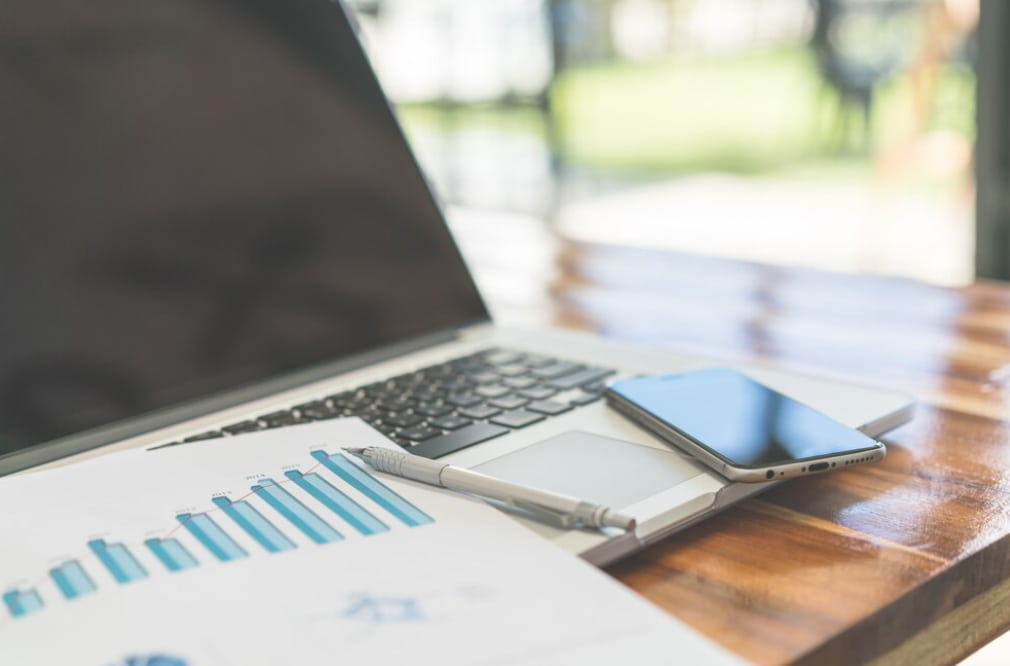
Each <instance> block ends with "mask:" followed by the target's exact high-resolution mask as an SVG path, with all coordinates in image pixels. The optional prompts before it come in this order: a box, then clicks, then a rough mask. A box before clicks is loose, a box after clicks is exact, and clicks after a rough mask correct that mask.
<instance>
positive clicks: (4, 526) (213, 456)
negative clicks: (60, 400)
mask: <svg viewBox="0 0 1010 666" xmlns="http://www.w3.org/2000/svg"><path fill="white" fill-rule="evenodd" d="M373 445H379V446H383V445H384V446H389V443H388V441H387V440H385V438H383V437H382V436H381V435H379V434H378V433H377V432H375V431H374V430H372V429H371V428H369V427H368V426H367V425H365V424H364V423H362V422H361V421H358V420H357V419H346V420H338V421H330V422H326V423H319V424H312V425H305V426H296V427H291V428H283V429H279V430H272V431H266V432H262V433H255V434H251V435H244V436H241V437H231V438H225V439H221V440H211V441H206V442H199V443H194V444H191V445H186V446H180V447H176V448H168V449H163V450H160V451H154V452H143V451H131V452H126V453H121V454H113V455H109V456H105V457H103V458H99V459H96V460H94V461H90V462H85V463H81V464H78V465H73V466H68V467H64V468H59V469H55V470H51V471H46V472H39V473H36V474H28V475H23V476H18V477H8V478H5V479H2V480H0V507H3V509H4V510H3V513H2V515H0V595H4V596H3V601H2V602H0V664H4V665H5V666H6V665H7V664H12V665H13V664H17V665H25V666H30V665H32V664H95V665H96V666H97V665H100V664H102V665H104V664H117V665H118V664H126V663H137V664H152V665H154V664H157V665H158V666H204V665H231V666H248V665H253V664H269V665H275V664H292V665H294V664H354V665H357V664H411V663H418V664H426V663H438V664H440V665H445V666H452V665H454V664H475V665H476V664H479V665H482V666H498V665H507V664H573V665H574V664H601V665H602V664H614V663H616V662H619V661H626V660H630V662H629V663H634V664H671V663H692V664H693V663H704V664H723V663H725V664H736V663H741V662H740V661H739V660H738V659H737V658H736V657H734V656H732V655H730V654H729V653H727V652H725V651H724V650H723V649H722V648H720V647H718V646H716V645H715V644H713V643H711V642H710V641H708V640H707V639H705V638H704V637H702V636H700V635H698V634H696V633H695V632H693V631H692V630H690V629H688V628H687V627H685V626H684V625H682V624H681V623H679V622H677V621H676V620H674V619H673V618H670V617H669V616H667V615H665V614H664V613H662V612H661V611H659V610H658V609H656V608H655V607H653V606H651V605H650V604H648V603H647V602H645V601H644V600H642V599H641V598H639V597H637V596H636V595H634V594H632V593H631V592H629V591H628V590H626V589H625V588H624V587H623V586H621V585H619V584H618V583H616V582H615V581H613V580H612V579H610V578H609V577H607V576H606V575H604V574H602V573H601V572H599V571H597V570H595V569H593V568H592V567H590V566H589V565H588V564H586V563H584V562H582V561H581V560H579V559H577V558H575V557H572V556H570V555H569V554H567V553H564V552H562V551H561V550H559V549H557V548H556V547H554V546H553V545H551V544H549V543H548V542H546V541H543V540H541V539H540V538H539V537H537V536H536V535H534V534H533V533H532V532H529V531H528V530H526V529H525V528H523V527H521V526H519V525H517V524H516V523H514V522H513V521H511V520H510V519H508V518H506V517H504V516H502V515H501V514H499V513H498V512H497V511H495V510H493V509H491V508H490V507H488V506H486V505H484V504H483V503H481V502H478V501H475V500H472V499H467V498H463V497H460V496H458V495H455V494H451V493H448V492H446V491H442V490H439V489H435V488H431V487H428V486H424V485H422V484H416V483H413V482H410V481H404V480H401V479H395V478H392V477H389V476H384V475H376V476H375V477H374V478H377V479H378V480H379V481H380V482H381V484H383V485H384V486H385V487H387V488H388V489H391V490H392V491H394V492H395V493H396V494H398V495H399V496H400V498H401V500H396V498H395V497H394V498H393V499H392V500H390V499H389V498H385V499H383V498H382V497H381V496H380V497H379V499H378V500H376V499H375V496H374V495H369V494H368V493H367V492H363V491H360V490H358V489H356V488H355V487H354V486H353V485H352V484H350V483H348V482H347V481H346V480H345V479H344V478H341V477H340V476H338V475H337V474H336V473H335V472H333V471H332V470H331V469H329V468H328V467H327V465H326V464H324V463H323V462H321V461H320V459H317V458H315V457H313V454H312V452H313V451H320V450H322V451H325V452H326V453H328V454H336V455H337V456H338V457H339V459H340V460H341V461H343V464H346V462H347V461H349V460H350V458H346V457H343V456H340V455H339V449H340V447H341V446H373ZM316 455H317V456H320V458H323V459H325V458H326V457H325V456H322V455H321V454H316ZM354 464H356V466H357V468H358V469H362V470H364V469H366V468H365V466H364V465H361V464H358V463H354ZM286 473H288V474H289V475H290V476H286ZM299 474H302V475H304V476H301V477H299ZM292 477H293V478H294V479H298V478H301V479H302V484H299V483H296V482H295V481H294V480H293V478H292ZM309 478H311V479H314V481H315V482H316V483H318V482H319V481H320V480H322V481H325V484H328V485H329V486H330V487H331V488H334V489H336V490H339V491H341V492H342V493H343V494H344V496H345V500H346V499H350V500H353V501H354V502H355V503H356V504H357V506H358V507H360V508H361V509H363V510H364V511H366V512H367V514H366V516H365V517H366V518H367V516H369V515H370V516H371V517H372V518H374V519H376V520H379V521H381V522H382V523H384V524H385V525H386V526H387V527H388V530H386V531H381V532H378V531H376V532H374V533H368V532H369V531H370V529H372V528H375V529H377V528H376V527H375V523H374V522H371V523H363V522H362V520H361V519H360V518H361V516H360V515H358V514H355V516H356V519H357V522H350V521H348V520H344V519H343V518H341V516H340V515H338V513H336V512H335V511H334V510H333V509H332V508H331V506H330V505H328V504H326V503H324V502H322V501H320V500H319V499H318V496H316V495H314V494H313V493H312V492H310V491H309V490H308V489H306V487H305V483H306V481H305V479H309ZM266 479H270V480H272V481H273V482H274V483H276V484H277V488H273V489H272V491H273V493H272V494H273V496H274V503H273V504H271V503H270V502H268V501H267V500H266V499H265V498H264V491H263V490H262V488H263V487H264V486H266V487H269V482H268V481H266ZM255 485H258V486H259V487H260V488H261V490H259V491H254V490H251V488H252V486H255ZM278 488H280V489H283V493H280V492H279V491H278ZM215 497H217V498H226V500H221V499H218V500H217V502H218V504H215V503H214V500H213V498H215ZM278 497H284V498H288V499H287V500H285V502H282V503H281V504H282V505H283V506H286V507H287V509H288V512H287V513H286V514H285V513H284V512H283V511H281V510H280V509H279V508H278V499H277V498H278ZM291 499H293V500H295V501H296V502H297V505H300V506H301V507H302V509H307V510H309V511H310V512H311V515H308V514H306V513H304V511H302V510H298V509H297V508H296V509H294V510H293V509H292V508H291V507H292V506H296V507H297V505H292V504H291V503H290V500H291ZM389 502H393V503H392V504H390V503H389ZM403 502H405V503H406V504H403ZM229 503H234V504H231V507H230V508H229V509H228V510H227V511H226V510H225V508H223V507H222V506H221V505H224V506H228V504H229ZM340 506H345V505H344V504H341V505H340ZM347 506H350V505H347ZM390 506H392V507H393V508H394V509H396V510H398V511H399V513H394V511H393V510H390V509H389V507H390ZM404 507H406V508H404ZM410 507H414V509H415V510H417V511H420V512H421V513H416V512H414V513H410V510H411V509H410ZM405 511H406V512H407V513H404V512H405ZM235 513H238V514H240V517H245V519H246V520H251V521H252V523H251V526H250V528H249V529H244V528H243V527H241V526H240V524H239V523H238V522H236V520H234V519H233V518H232V517H231V516H232V514H235ZM185 514H190V518H188V519H186V518H185V517H183V518H179V517H178V516H185ZM193 516H197V517H199V516H203V518H197V519H194V518H193ZM312 516H315V518H314V519H313V518H312ZM398 516H399V517H398ZM424 516H427V517H428V518H430V522H423V517H424ZM299 520H300V522H299ZM208 521H212V523H213V524H216V525H217V527H218V528H219V529H220V530H221V532H223V533H224V534H225V535H226V537H227V538H228V539H230V541H228V542H225V541H221V540H220V538H218V539H217V540H216V541H213V544H214V545H216V546H217V547H218V550H219V551H221V550H222V545H221V544H225V546H226V548H224V550H228V549H231V550H228V552H231V554H232V555H234V554H235V553H244V554H245V556H242V557H238V558H237V559H233V560H229V561H222V560H220V559H219V558H218V557H217V556H215V554H214V551H212V550H211V549H210V548H209V547H208V546H207V545H206V541H207V537H206V533H207V530H206V529H205V530H204V532H203V534H204V535H205V536H204V537H202V538H201V537H199V536H198V535H197V533H196V532H194V531H191V529H190V527H191V526H196V525H197V523H199V525H202V526H203V527H205V528H207V529H210V528H209V527H208ZM405 521H406V522H405ZM410 523H418V524H410ZM369 525H371V526H372V527H371V528H369ZM336 533H339V535H340V537H341V538H339V539H338V538H337V536H336ZM257 535H258V537H257ZM150 539H157V540H158V541H157V543H158V544H161V545H162V546H163V553H162V555H161V556H159V554H158V553H157V552H155V549H153V548H152V547H151V546H150V545H148V543H147V541H148V540H150ZM99 540H101V541H100V542H99ZM261 540H265V543H266V544H267V545H268V546H270V547H271V548H273V549H274V550H276V551H277V552H270V551H269V550H268V549H267V548H266V547H264V545H262V544H261ZM89 543H91V544H98V545H97V546H94V547H92V546H89ZM164 550H169V551H170V553H169V554H168V555H167V556H166V555H165V554H164ZM183 551H184V552H183ZM124 552H125V553H127V554H128V556H127V557H126V559H123V553H124ZM103 558H104V559H103ZM166 558H167V561H168V562H169V563H175V564H176V565H179V564H180V563H183V564H193V562H194V561H195V562H197V564H193V566H190V567H189V568H185V569H183V570H177V571H170V570H169V568H168V566H167V563H166ZM109 560H111V561H112V565H111V566H110V565H109V564H107V562H108V561H109ZM77 566H79V567H80V569H77V568H76V567H77ZM54 569H55V570H57V573H53V570H54ZM81 570H83V572H84V573H85V577H84V578H83V579H82V578H81V577H80V575H79V572H80V571H81ZM60 573H62V577H61V580H62V583H61V584H62V586H63V587H62V588H61V587H60V585H59V584H58V580H57V578H58V577H59V574H60ZM141 573H142V574H143V575H140V574H141ZM117 575H118V576H120V577H126V578H127V579H128V582H117V580H116V578H115V576H117ZM68 581H69V582H68ZM68 589H69V594H71V595H72V594H74V593H77V594H79V596H76V598H72V599H67V598H66V596H67V594H68V592H67V590H68ZM82 591H83V593H82ZM39 602H41V606H40V605H39ZM130 658H133V659H136V660H137V661H135V662H128V659H130Z"/></svg>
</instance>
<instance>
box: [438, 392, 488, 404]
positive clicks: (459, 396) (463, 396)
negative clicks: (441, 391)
mask: <svg viewBox="0 0 1010 666" xmlns="http://www.w3.org/2000/svg"><path fill="white" fill-rule="evenodd" d="M445 401H446V402H448V403H451V404H453V405H456V406H457V407H470V406H471V405H476V404H479V403H482V402H484V398H482V397H480V396H479V395H474V394H473V393H453V394H452V395H450V396H448V397H447V398H446V399H445Z"/></svg>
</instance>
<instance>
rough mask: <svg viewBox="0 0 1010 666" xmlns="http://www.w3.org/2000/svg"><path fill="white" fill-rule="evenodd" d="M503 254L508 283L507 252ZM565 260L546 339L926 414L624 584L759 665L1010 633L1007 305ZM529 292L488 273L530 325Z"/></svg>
mask: <svg viewBox="0 0 1010 666" xmlns="http://www.w3.org/2000/svg"><path fill="white" fill-rule="evenodd" d="M491 245H493V247H494V248H495V249H496V251H497V252H496V255H495V256H496V257H498V259H497V261H498V262H499V264H498V265H496V267H495V269H494V270H493V271H492V273H493V274H494V276H495V277H496V278H497V279H498V280H499V281H507V277H508V275H509V272H508V271H507V270H505V267H504V266H502V265H500V263H501V261H502V260H501V259H500V257H501V256H504V255H507V254H508V252H507V250H505V251H503V248H506V247H507V246H503V245H502V243H501V242H499V240H496V241H495V242H494V243H491ZM464 247H466V244H465V243H464ZM526 247H532V246H531V245H529V244H527V245H526ZM537 247H538V248H539V247H540V246H537ZM554 247H555V248H556V249H557V251H558V256H559V258H560V259H559V262H558V264H557V266H558V267H559V268H560V270H559V271H557V272H556V273H555V274H554V277H553V279H552V281H551V283H552V287H551V298H549V299H546V300H544V301H543V302H541V303H539V307H541V308H546V309H545V310H544V311H545V312H548V313H549V314H548V315H546V316H547V317H548V318H550V319H552V320H553V322H554V323H558V324H562V325H565V326H575V327H580V328H584V329H590V330H595V331H599V332H601V333H604V334H606V335H611V336H614V337H617V338H622V339H626V340H634V341H638V342H642V343H644V344H649V345H659V346H671V347H676V348H679V349H683V348H691V349H694V350H697V351H700V352H703V353H706V354H710V355H718V356H724V357H733V358H754V357H762V358H765V359H774V360H775V361H777V362H779V363H781V365H782V366H783V367H787V368H791V369H795V370H798V371H802V372H807V373H812V374H817V375H823V376H831V377H837V378H840V379H847V380H855V381H858V382H862V383H872V384H875V385H878V386H881V387H887V388H891V389H897V390H902V391H905V392H908V393H911V394H913V395H915V396H916V397H917V399H918V400H919V401H920V404H919V409H918V413H917V415H916V417H915V418H914V420H913V421H912V422H911V423H910V424H908V425H905V426H903V427H901V428H899V429H897V430H895V431H893V432H891V433H890V434H888V435H887V436H886V437H884V438H883V439H884V441H885V442H886V443H887V446H888V451H889V455H888V456H887V458H886V460H885V461H884V462H883V463H881V464H877V465H871V466H865V467H857V468H854V469H851V470H845V471H840V472H837V473H831V474H825V475H821V476H815V477H808V478H803V479H797V480H793V481H789V482H787V483H785V484H783V485H782V486H779V487H777V488H775V489H772V490H771V491H769V492H767V493H765V494H763V495H761V496H760V497H759V498H757V499H752V500H748V501H746V502H744V503H742V504H740V505H737V506H735V507H733V508H731V509H729V510H727V511H725V512H724V513H722V514H720V515H717V516H715V517H713V518H712V519H710V520H708V521H706V522H704V523H703V524H700V525H698V526H695V527H693V528H690V529H688V530H686V531H684V532H682V533H680V534H678V535H676V536H674V537H672V538H670V539H668V540H666V541H664V542H662V543H660V544H657V545H655V546H653V547H651V548H649V549H647V550H645V551H643V552H642V553H640V554H638V555H636V556H634V557H632V558H630V559H628V560H626V561H623V562H621V563H619V564H618V565H616V566H613V567H611V568H609V571H610V572H611V573H612V574H613V575H614V576H616V577H617V578H618V579H620V580H621V581H623V582H624V583H626V584H627V585H628V586H630V587H631V588H632V589H634V590H636V591H638V592H639V593H641V594H642V595H643V596H645V597H647V598H649V599H651V600H652V601H653V602H655V603H656V604H658V605H659V606H661V607H663V608H664V609H666V610H668V611H669V612H670V613H672V614H673V615H675V616H676V617H678V618H679V619H681V620H683V621H685V622H686V623H688V624H689V625H690V626H692V627H694V628H695V629H697V630H698V631H700V632H702V633H704V634H706V635H707V636H710V637H712V638H713V639H715V640H716V641H718V642H719V643H721V644H723V645H725V646H726V647H728V648H730V649H731V650H733V651H735V652H737V653H739V654H741V655H743V656H745V657H747V658H749V659H751V660H753V661H755V662H758V663H761V664H782V663H794V662H795V663H801V664H818V665H823V664H853V663H865V662H872V661H875V660H879V661H880V662H881V663H894V664H916V665H917V666H920V665H925V664H947V663H954V662H956V661H958V660H959V659H961V658H963V657H964V656H966V655H967V654H969V653H971V652H972V651H974V650H975V649H977V648H978V647H980V646H981V645H982V644H984V643H985V642H987V641H989V640H991V639H992V638H993V637H995V636H996V635H998V634H999V633H1001V632H1002V631H1004V630H1005V629H1006V628H1007V627H1008V626H1010V603H1008V600H1010V580H1008V577H1010V408H1008V406H1007V405H1008V401H1010V388H1008V381H1010V286H1006V285H1002V284H995V283H980V284H976V285H973V286H971V287H968V288H965V289H960V290H948V289H942V288H937V287H930V286H925V285H921V284H916V283H912V282H906V281H899V280H893V279H886V278H876V277H862V276H846V275H833V274H826V273H820V272H816V271H809V270H796V269H785V268H772V267H766V266H760V265H753V264H745V263H741V262H735V261H729V260H718V259H708V258H700V257H696V256H688V255H678V254H675V253H670V252H665V251H654V250H638V249H627V248H623V249H622V248H619V247H613V246H600V245H586V244H581V245H580V244H573V243H564V242H560V243H557V244H556V246H554ZM536 251H537V252H541V251H542V250H541V249H537V250H536ZM534 273H535V271H534ZM529 275H530V271H529V270H528V269H527V270H526V271H524V272H523V273H522V275H519V274H516V276H514V278H515V280H517V281H518V282H517V283H514V284H513V288H512V289H511V290H509V289H508V288H504V289H498V290H497V292H496V289H495V286H494V284H488V278H487V275H486V274H485V275H484V278H482V276H481V271H480V270H478V280H479V281H482V287H484V288H485V292H486V293H487V292H490V293H491V296H492V297H491V301H492V305H495V303H500V302H501V300H496V299H495V297H494V294H495V293H498V294H499V295H500V296H502V297H503V299H504V300H505V301H509V298H511V302H509V303H506V306H502V307H504V308H505V309H506V310H507V309H508V308H509V307H518V306H524V307H526V308H527V310H526V311H525V312H526V314H527V315H528V314H529V312H531V311H535V310H536V309H537V307H533V306H529V304H528V303H524V302H523V296H522V294H521V293H520V294H519V295H517V293H516V289H515V288H514V286H515V284H523V281H524V280H525V281H527V282H528V281H529ZM490 281H491V282H492V283H494V280H490ZM503 284H504V282H503ZM520 292H521V290H520ZM531 293H532V292H531ZM527 296H529V294H527ZM526 318H527V319H529V318H530V317H528V316H527V317H526Z"/></svg>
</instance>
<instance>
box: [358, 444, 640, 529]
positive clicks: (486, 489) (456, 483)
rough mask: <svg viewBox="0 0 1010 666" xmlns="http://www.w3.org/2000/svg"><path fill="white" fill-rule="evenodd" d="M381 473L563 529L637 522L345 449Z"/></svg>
mask: <svg viewBox="0 0 1010 666" xmlns="http://www.w3.org/2000/svg"><path fill="white" fill-rule="evenodd" d="M344 451H346V452H347V453H350V454H352V455H355V456H357V457H359V458H361V459H362V460H364V461H365V462H366V463H368V464H369V465H370V466H372V467H373V468H375V469H377V470H378V471H380V472H386V473H387V474H392V475H393V476H400V477H403V478H405V479H413V480H414V481H420V482H421V483H427V484H428V485H432V486H440V487H442V488H449V489H450V490H457V491H460V492H464V493H471V494H473V495H479V496H481V497H486V498H487V499H492V500H496V501H498V502H502V503H504V504H507V505H509V506H512V507H516V508H518V509H522V510H525V511H527V512H529V513H531V514H533V515H534V516H543V515H544V514H548V515H549V516H550V517H551V518H552V519H554V520H556V521H557V522H559V523H560V524H561V525H562V526H564V527H574V526H576V525H582V526H585V527H617V528H620V529H623V530H628V531H632V530H634V529H635V519H634V518H630V517H628V516H622V515H621V514H619V513H616V512H615V511H613V510H612V509H610V508H609V507H605V506H601V505H599V504H593V503H592V502H584V501H582V500H580V499H576V498H574V497H568V496H567V495H559V494H557V493H552V492H548V491H546V490H538V489H537V488H528V487H526V486H520V485H518V484H516V483H509V482H508V481H502V480H501V479H496V478H494V477H492V476H488V475H486V474H481V473H480V472H473V471H471V470H468V469H463V468H462V467H454V466H452V465H450V464H448V463H441V462H437V461H435V460H430V459H428V458H422V457H421V456H415V455H413V454H410V453H404V452H402V451H393V450H391V449H383V448H380V447H376V446H370V447H368V448H364V449H350V448H345V449H344Z"/></svg>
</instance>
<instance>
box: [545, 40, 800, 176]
mask: <svg viewBox="0 0 1010 666" xmlns="http://www.w3.org/2000/svg"><path fill="white" fill-rule="evenodd" d="M818 88H819V84H818V79H817V75H816V72H815V71H814V69H813V66H812V63H811V62H810V61H809V59H808V58H806V57H805V54H801V53H799V54H798V53H796V52H794V51H779V52H773V53H762V54H752V55H748V56H747V57H740V56H733V57H705V58H701V57H697V58H683V59H678V60H671V61H667V62H662V63H656V64H651V65H629V64H613V65H605V66H598V67H593V68H587V69H583V70H575V71H569V72H567V73H565V74H564V75H563V76H562V78H561V79H560V80H559V81H558V83H557V86H556V88H555V97H554V100H555V106H556V108H557V113H558V116H559V119H560V125H561V127H562V128H563V132H564V151H565V153H566V156H567V157H568V158H569V159H572V160H574V161H575V162H578V163H583V164H586V165H594V166H596V167H599V168H606V169H622V170H623V169H632V170H636V171H649V170H657V171H681V170H696V169H707V168H712V167H718V168H720V169H722V170H729V171H745V172H752V171H764V170H768V169H770V168H774V167H777V166H780V165H783V164H787V163H791V162H795V161H796V160H797V159H802V158H804V157H807V156H809V155H810V154H812V153H814V152H815V146H814V145H813V143H812V141H811V136H814V135H815V134H816V122H817V92H818Z"/></svg>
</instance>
